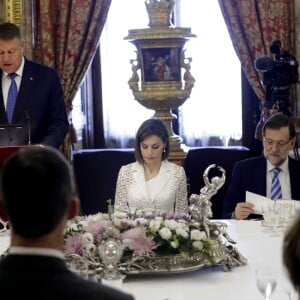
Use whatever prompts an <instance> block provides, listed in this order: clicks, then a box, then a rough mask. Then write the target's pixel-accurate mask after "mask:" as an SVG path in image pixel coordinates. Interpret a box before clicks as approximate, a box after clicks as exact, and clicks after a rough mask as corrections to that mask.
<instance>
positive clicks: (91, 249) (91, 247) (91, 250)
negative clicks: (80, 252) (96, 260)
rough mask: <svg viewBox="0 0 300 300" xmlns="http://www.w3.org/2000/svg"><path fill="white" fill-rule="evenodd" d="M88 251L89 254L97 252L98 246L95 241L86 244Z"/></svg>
mask: <svg viewBox="0 0 300 300" xmlns="http://www.w3.org/2000/svg"><path fill="white" fill-rule="evenodd" d="M86 252H87V253H88V254H90V255H91V254H93V255H94V254H95V253H96V246H95V245H94V244H93V243H89V244H87V245H86Z"/></svg>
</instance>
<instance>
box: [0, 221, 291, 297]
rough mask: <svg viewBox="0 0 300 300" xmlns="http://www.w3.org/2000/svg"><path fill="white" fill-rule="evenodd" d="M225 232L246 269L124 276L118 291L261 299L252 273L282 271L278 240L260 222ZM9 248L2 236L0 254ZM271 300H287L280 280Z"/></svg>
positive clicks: (141, 294)
mask: <svg viewBox="0 0 300 300" xmlns="http://www.w3.org/2000/svg"><path fill="white" fill-rule="evenodd" d="M225 222H226V223H228V232H229V234H230V235H231V237H232V238H234V239H235V240H236V242H237V245H236V247H237V249H238V250H239V251H240V252H241V254H242V255H244V256H245V257H246V258H247V259H248V264H247V265H246V266H239V267H234V268H233V269H232V270H231V271H229V272H225V271H224V270H223V267H222V266H216V267H211V268H205V269H200V270H198V271H194V272H187V273H181V274H170V275H151V276H149V275H148V276H146V275H144V276H127V277H126V278H125V280H124V282H123V284H122V287H121V289H122V290H124V291H126V292H129V293H131V294H133V295H134V296H135V299H136V300H199V299H207V300H221V299H222V300H235V299H236V300H241V299H242V300H253V299H263V297H262V295H260V294H259V292H258V289H257V287H256V283H255V275H254V270H255V267H256V266H257V265H259V264H265V265H272V266H276V267H277V268H278V270H279V271H280V269H281V268H282V260H281V248H282V237H283V232H281V233H280V236H279V237H274V236H272V235H271V234H270V233H265V232H262V230H261V229H262V228H261V222H260V221H236V220H230V221H225ZM8 244H9V237H8V236H3V235H2V236H1V239H0V253H2V252H3V251H4V250H5V249H6V248H7V246H8ZM271 299H272V300H283V299H288V297H287V295H285V293H284V291H283V289H282V286H281V284H280V276H279V280H278V283H277V286H276V289H275V291H274V293H273V295H272V296H271Z"/></svg>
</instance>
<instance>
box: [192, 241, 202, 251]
mask: <svg viewBox="0 0 300 300" xmlns="http://www.w3.org/2000/svg"><path fill="white" fill-rule="evenodd" d="M192 245H193V247H194V248H195V249H197V250H202V249H203V243H202V242H201V241H194V242H193V244H192Z"/></svg>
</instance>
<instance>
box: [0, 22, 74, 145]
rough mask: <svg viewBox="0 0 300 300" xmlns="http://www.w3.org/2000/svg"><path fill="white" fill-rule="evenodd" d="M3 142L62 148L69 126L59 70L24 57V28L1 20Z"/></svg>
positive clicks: (0, 139) (0, 136)
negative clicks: (21, 29)
mask: <svg viewBox="0 0 300 300" xmlns="http://www.w3.org/2000/svg"><path fill="white" fill-rule="evenodd" d="M0 78H1V92H0V146H18V145H28V144H44V145H50V146H52V147H55V148H59V146H60V145H61V144H63V141H64V138H65V136H66V134H67V132H68V129H69V122H68V118H67V113H66V107H65V101H64V95H63V90H62V86H61V82H60V78H59V75H58V73H57V71H56V70H54V69H51V68H49V67H47V66H44V65H41V64H38V63H35V62H32V61H29V60H28V59H26V58H25V57H24V41H23V38H22V35H21V32H20V29H19V28H18V27H17V26H16V25H15V24H12V23H1V24H0Z"/></svg>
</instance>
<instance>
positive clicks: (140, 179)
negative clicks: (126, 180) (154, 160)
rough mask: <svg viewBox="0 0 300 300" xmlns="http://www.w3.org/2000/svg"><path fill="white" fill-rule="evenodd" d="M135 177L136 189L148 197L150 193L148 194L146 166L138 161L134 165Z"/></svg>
mask: <svg viewBox="0 0 300 300" xmlns="http://www.w3.org/2000/svg"><path fill="white" fill-rule="evenodd" d="M133 178H134V181H135V183H136V189H137V190H138V192H139V193H140V194H141V195H143V197H144V198H145V199H147V198H148V195H147V188H146V181H145V174H144V168H143V166H142V165H141V164H140V163H138V162H136V163H134V166H133Z"/></svg>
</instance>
